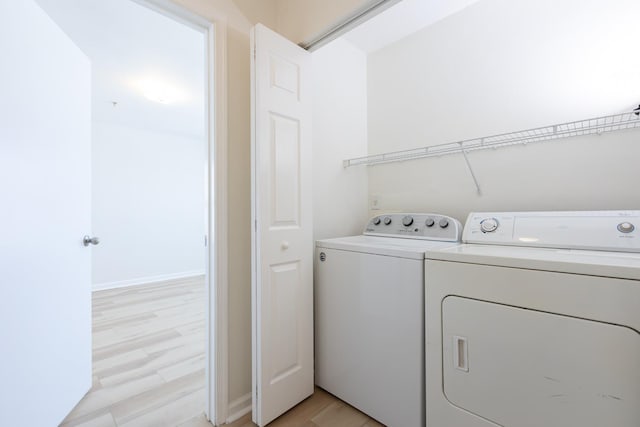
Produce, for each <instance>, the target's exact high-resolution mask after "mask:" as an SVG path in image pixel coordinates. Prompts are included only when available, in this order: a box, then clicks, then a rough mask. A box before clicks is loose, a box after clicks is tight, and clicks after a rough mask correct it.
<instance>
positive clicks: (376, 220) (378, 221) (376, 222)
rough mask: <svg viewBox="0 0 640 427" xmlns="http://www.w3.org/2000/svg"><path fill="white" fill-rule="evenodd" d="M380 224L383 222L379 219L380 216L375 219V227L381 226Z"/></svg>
mask: <svg viewBox="0 0 640 427" xmlns="http://www.w3.org/2000/svg"><path fill="white" fill-rule="evenodd" d="M380 222H381V220H380V217H379V216H378V217H375V218H373V225H380Z"/></svg>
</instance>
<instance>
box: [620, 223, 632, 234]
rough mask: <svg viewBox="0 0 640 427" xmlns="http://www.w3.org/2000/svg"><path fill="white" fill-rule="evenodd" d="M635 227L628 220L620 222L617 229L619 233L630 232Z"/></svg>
mask: <svg viewBox="0 0 640 427" xmlns="http://www.w3.org/2000/svg"><path fill="white" fill-rule="evenodd" d="M635 229H636V227H635V226H634V225H633V224H631V223H630V222H621V223H620V224H618V231H619V232H621V233H631V232H632V231H633V230H635Z"/></svg>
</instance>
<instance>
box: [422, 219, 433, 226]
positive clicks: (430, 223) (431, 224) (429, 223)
mask: <svg viewBox="0 0 640 427" xmlns="http://www.w3.org/2000/svg"><path fill="white" fill-rule="evenodd" d="M435 223H436V222H435V221H434V220H433V218H427V220H426V221H425V222H424V225H426V226H427V227H433V224H435Z"/></svg>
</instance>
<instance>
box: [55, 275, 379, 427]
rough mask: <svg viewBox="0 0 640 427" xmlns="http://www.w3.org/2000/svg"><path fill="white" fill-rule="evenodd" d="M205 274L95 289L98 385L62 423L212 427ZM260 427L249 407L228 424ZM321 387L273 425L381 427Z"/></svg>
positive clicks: (95, 426) (71, 425)
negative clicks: (206, 413) (208, 403)
mask: <svg viewBox="0 0 640 427" xmlns="http://www.w3.org/2000/svg"><path fill="white" fill-rule="evenodd" d="M205 302H206V293H205V287H204V280H203V278H202V277H197V278H193V279H185V280H172V281H166V282H158V283H153V284H149V285H143V286H134V287H129V288H122V289H113V290H107V291H99V292H94V293H93V388H92V389H91V391H90V392H89V393H88V394H87V395H86V396H85V397H84V399H83V400H82V401H81V402H80V403H79V404H78V405H77V406H76V407H75V409H74V410H73V411H72V412H71V414H69V416H68V417H67V418H66V419H65V420H64V421H63V423H62V424H61V425H60V427H116V426H117V427H119V426H123V427H211V424H210V423H209V422H208V421H207V420H206V418H205V416H204V406H205V388H204V387H205V359H204V358H205V353H204V351H205V347H204V346H205ZM228 426H229V427H254V426H255V424H253V423H252V422H251V414H247V415H246V416H244V417H242V418H240V419H239V420H237V421H235V422H233V423H231V424H229V425H228ZM378 426H381V424H379V423H377V422H376V421H374V420H372V419H371V418H369V417H368V416H366V415H365V414H363V413H361V412H359V411H358V410H356V409H354V408H352V407H351V406H349V405H347V404H346V403H344V402H342V401H340V400H339V399H337V398H336V397H334V396H332V395H331V394H329V393H327V392H325V391H324V390H321V389H319V388H316V390H315V393H314V394H313V396H311V397H309V398H308V399H306V400H305V401H303V402H302V403H300V404H299V405H298V406H296V407H295V408H293V409H291V410H290V411H289V412H287V413H286V414H284V415H282V416H281V417H280V418H278V419H276V420H275V421H273V422H272V423H271V424H269V427H378Z"/></svg>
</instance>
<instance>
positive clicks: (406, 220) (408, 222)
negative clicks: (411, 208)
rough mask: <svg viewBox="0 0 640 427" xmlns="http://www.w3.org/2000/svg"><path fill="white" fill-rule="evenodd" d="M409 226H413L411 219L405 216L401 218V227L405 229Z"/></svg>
mask: <svg viewBox="0 0 640 427" xmlns="http://www.w3.org/2000/svg"><path fill="white" fill-rule="evenodd" d="M411 224H413V217H411V216H409V215H407V216H405V217H404V218H402V225H404V226H405V227H408V226H410V225H411Z"/></svg>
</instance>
